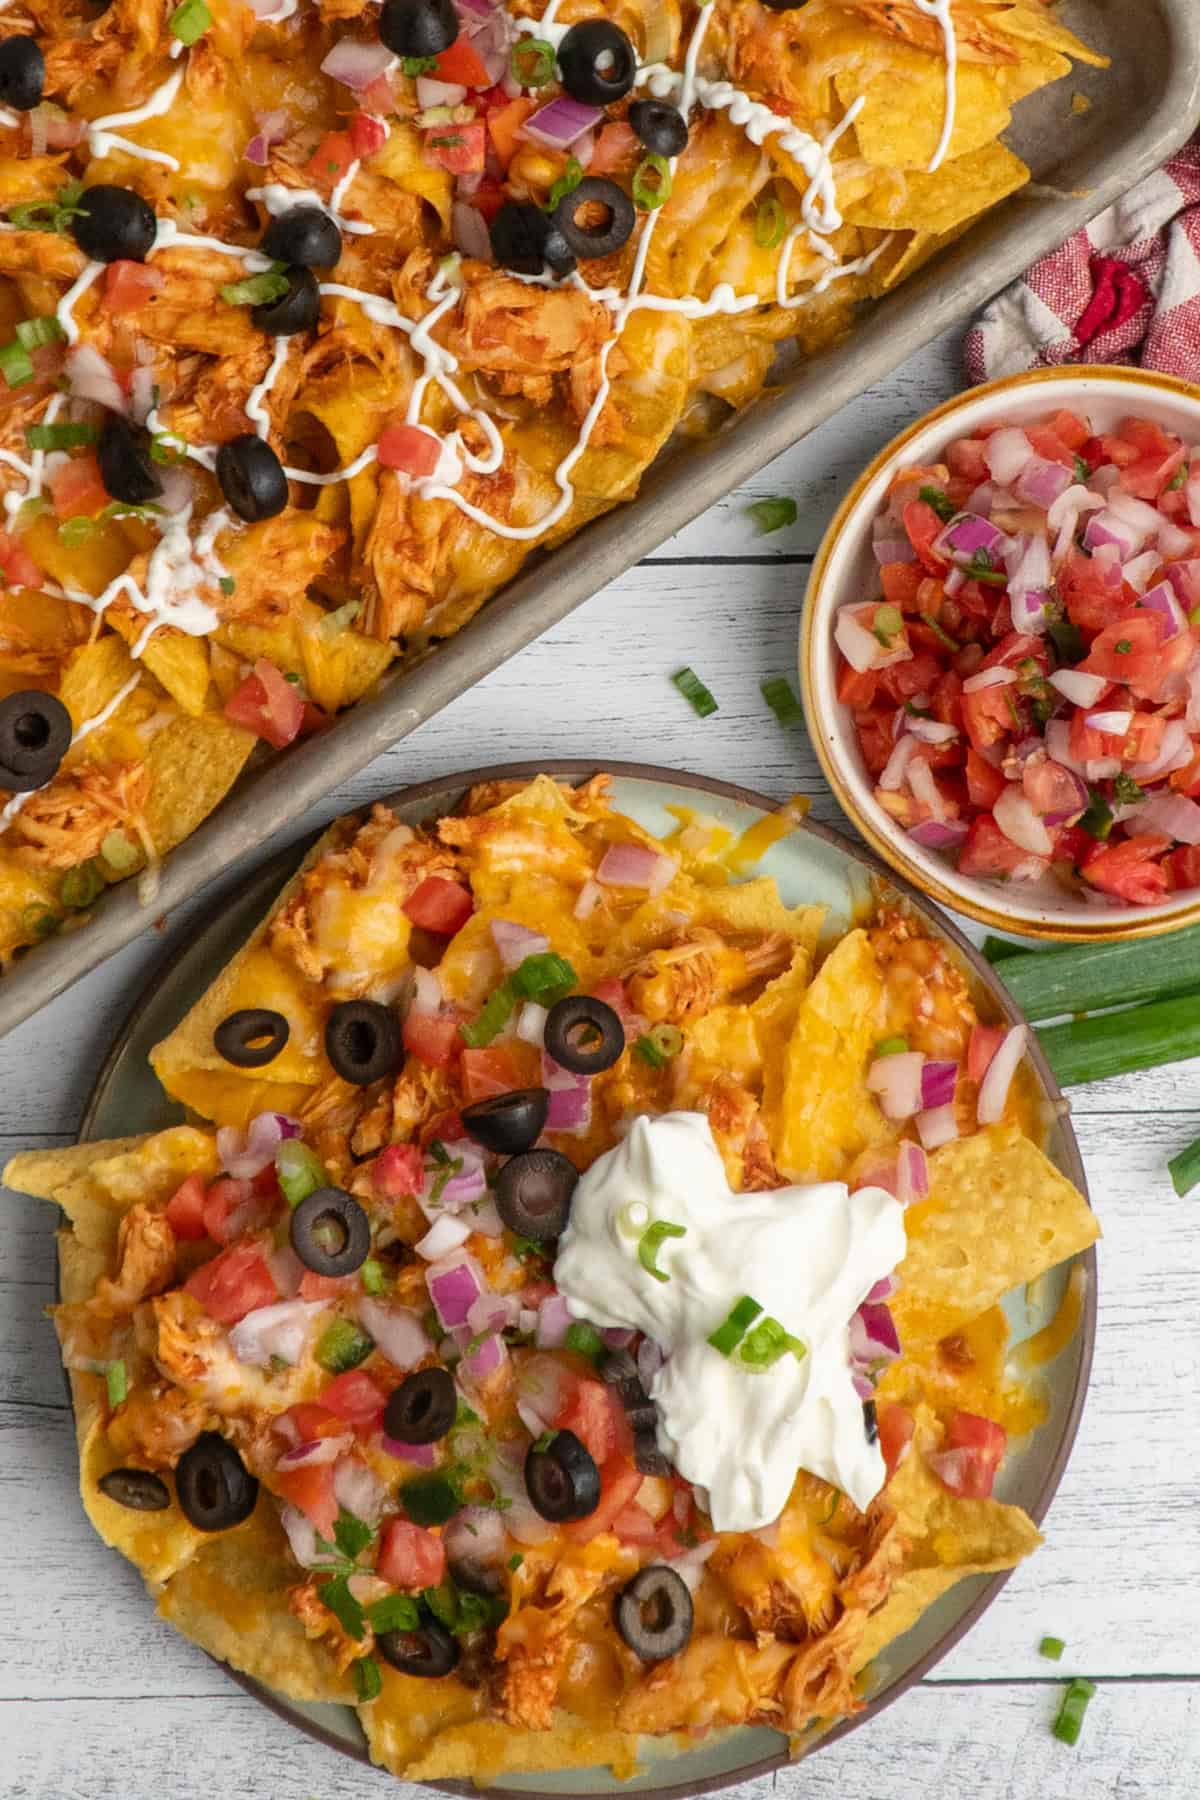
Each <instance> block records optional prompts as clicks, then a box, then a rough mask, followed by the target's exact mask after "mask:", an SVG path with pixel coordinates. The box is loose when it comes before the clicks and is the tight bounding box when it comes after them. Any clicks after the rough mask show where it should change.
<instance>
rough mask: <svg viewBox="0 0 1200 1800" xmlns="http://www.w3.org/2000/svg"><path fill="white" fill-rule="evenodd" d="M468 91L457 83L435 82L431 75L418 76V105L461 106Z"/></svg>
mask: <svg viewBox="0 0 1200 1800" xmlns="http://www.w3.org/2000/svg"><path fill="white" fill-rule="evenodd" d="M466 97H467V90H466V88H465V87H462V86H460V84H459V83H458V82H457V81H435V80H433V78H432V77H431V76H429V75H418V76H417V105H418V106H420V107H426V106H461V105H462V103H463V101H464V100H465V99H466Z"/></svg>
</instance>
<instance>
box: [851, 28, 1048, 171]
mask: <svg viewBox="0 0 1200 1800" xmlns="http://www.w3.org/2000/svg"><path fill="white" fill-rule="evenodd" d="M1067 67H1069V65H1067V64H1064V70H1065V69H1066V68H1067ZM997 75H998V71H997V70H996V69H994V68H987V67H981V66H980V65H979V64H977V63H960V64H959V66H958V70H957V73H956V76H955V83H954V87H955V96H956V100H955V110H954V131H953V133H952V135H951V138H950V144H949V148H948V150H947V152H946V157H947V160H948V161H953V160H954V159H956V158H958V157H960V156H967V155H969V153H970V152H971V151H972V150H981V149H982V148H983V146H984V145H985V144H991V143H994V141H995V140H996V138H998V137H999V136H1000V133H1001V132H1002V131H1004V130H1006V129H1007V127H1008V126H1009V125H1010V124H1011V123H1012V113H1011V112H1010V110H1009V107H1008V105H1007V104H1006V101H1005V97H1004V90H1003V88H1002V87H1001V86H1000V83H999V81H998V79H997ZM833 85H834V87H835V89H836V91H837V96H838V99H839V100H840V101H841V102H842V105H843V106H844V107H846V108H847V109H848V108H850V107H851V106H853V105H854V103H855V101H856V100H859V99H861V100H862V101H863V107H862V110H861V112H860V113H859V114H858V116H857V118H856V119H855V121H854V132H855V136H856V137H857V139H858V148H859V152H860V154H861V155H862V156H863V157H865V158H866V160H867V162H869V163H874V164H876V165H877V166H878V167H879V168H881V169H912V170H927V169H928V167H929V165H930V163H931V162H932V161H933V158H934V156H935V154H936V152H937V148H938V144H939V142H940V141H941V136H942V123H943V118H944V112H945V105H946V65H945V62H944V60H943V59H942V58H941V57H940V56H932V55H930V53H929V52H928V51H925V50H918V49H916V48H914V47H912V46H910V45H908V44H901V43H895V42H894V43H892V44H889V46H888V51H887V57H886V63H885V65H884V66H882V67H880V66H879V63H878V62H877V61H875V60H872V61H870V62H866V63H864V64H863V65H862V66H859V67H852V68H848V69H843V70H841V71H839V73H838V74H837V75H835V77H834V83H833ZM1035 85H1036V84H1035ZM943 173H944V171H943Z"/></svg>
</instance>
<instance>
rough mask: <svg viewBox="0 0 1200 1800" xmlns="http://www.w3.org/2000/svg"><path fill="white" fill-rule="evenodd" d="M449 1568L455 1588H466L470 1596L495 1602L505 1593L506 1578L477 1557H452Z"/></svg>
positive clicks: (491, 1565) (492, 1566)
mask: <svg viewBox="0 0 1200 1800" xmlns="http://www.w3.org/2000/svg"><path fill="white" fill-rule="evenodd" d="M447 1567H448V1569H449V1571H450V1575H451V1578H452V1580H453V1582H454V1585H455V1587H460V1588H466V1590H467V1592H468V1594H479V1595H480V1596H481V1597H482V1598H483V1599H484V1600H494V1599H495V1598H496V1597H497V1595H499V1594H502V1593H503V1592H504V1577H503V1576H502V1575H501V1573H500V1571H499V1569H497V1568H495V1567H494V1565H493V1564H491V1563H485V1562H482V1561H481V1560H480V1559H479V1557H477V1556H457V1557H456V1556H452V1557H451V1558H450V1559H449V1562H448V1564H447Z"/></svg>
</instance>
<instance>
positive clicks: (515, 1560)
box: [508, 1550, 525, 1575]
mask: <svg viewBox="0 0 1200 1800" xmlns="http://www.w3.org/2000/svg"><path fill="white" fill-rule="evenodd" d="M524 1561H525V1558H524V1557H523V1556H522V1555H521V1552H520V1551H519V1550H514V1551H513V1553H512V1555H511V1556H510V1557H509V1559H508V1566H509V1568H510V1569H511V1570H512V1572H513V1574H514V1575H515V1574H516V1572H517V1570H518V1569H519V1568H520V1566H521V1564H522V1563H523V1562H524Z"/></svg>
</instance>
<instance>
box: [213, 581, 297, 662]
mask: <svg viewBox="0 0 1200 1800" xmlns="http://www.w3.org/2000/svg"><path fill="white" fill-rule="evenodd" d="M217 586H218V587H219V588H220V590H221V592H222V593H223V594H236V593H237V582H236V581H235V580H234V579H233V576H232V575H222V577H221V579H220V581H218V583H217ZM287 679H288V680H289V681H291V680H292V679H293V677H292V676H290V675H289V676H288V677H287ZM299 679H300V677H299V676H298V675H297V676H296V677H295V680H297V681H299Z"/></svg>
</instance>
